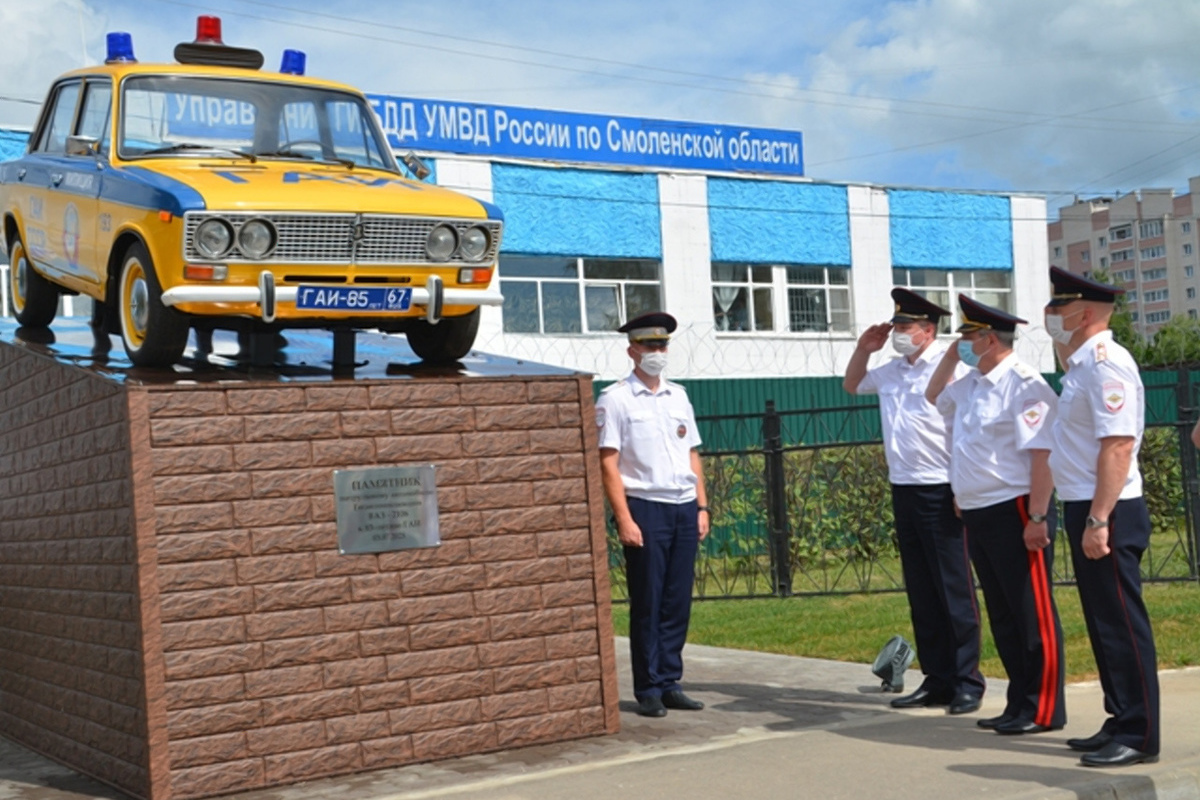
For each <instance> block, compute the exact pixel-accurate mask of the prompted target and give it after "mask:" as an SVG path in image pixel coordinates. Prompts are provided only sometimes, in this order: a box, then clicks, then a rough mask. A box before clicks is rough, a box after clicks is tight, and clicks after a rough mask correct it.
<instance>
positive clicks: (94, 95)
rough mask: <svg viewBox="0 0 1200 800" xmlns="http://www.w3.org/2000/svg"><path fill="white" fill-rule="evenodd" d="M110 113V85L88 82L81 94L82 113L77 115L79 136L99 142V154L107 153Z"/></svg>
mask: <svg viewBox="0 0 1200 800" xmlns="http://www.w3.org/2000/svg"><path fill="white" fill-rule="evenodd" d="M111 111H112V84H111V83H108V82H107V81H105V82H103V83H97V82H95V81H88V83H87V86H86V88H85V91H84V94H83V112H82V113H81V114H80V115H79V135H80V136H87V137H88V138H90V139H95V140H97V141H98V142H100V152H101V153H107V152H108V138H109V137H108V131H109V127H110V126H109V116H110V114H111Z"/></svg>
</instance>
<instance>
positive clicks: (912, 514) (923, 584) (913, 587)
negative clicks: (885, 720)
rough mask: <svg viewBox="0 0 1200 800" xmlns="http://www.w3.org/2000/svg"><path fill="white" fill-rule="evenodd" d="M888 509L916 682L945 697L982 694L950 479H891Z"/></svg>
mask: <svg viewBox="0 0 1200 800" xmlns="http://www.w3.org/2000/svg"><path fill="white" fill-rule="evenodd" d="M892 511H893V513H894V515H895V518H896V540H897V543H898V545H899V547H900V565H901V568H902V569H903V571H904V590H905V592H907V594H908V606H909V612H910V614H911V615H912V626H913V636H914V637H915V638H916V645H917V658H918V659H920V662H921V671H922V672H923V673H925V681H924V683H923V684H922V685H923V686H924V688H926V689H928V690H929V691H930V692H932V693H934V694H937V695H940V696H942V697H944V698H945V699H946V701H947V702H949V700H951V699H953V697H954V695H955V694H972V695H976V696H982V695H983V691H984V688H985V685H986V684H985V682H984V679H983V675H982V674H981V673H980V672H979V608H978V607H977V606H976V601H975V580H974V578H973V577H972V576H971V560H970V557H969V556H968V554H967V541H966V537H965V536H964V534H963V528H962V523H961V522H960V521H959V519H958V517H957V516H955V514H954V494H953V492H951V490H950V484H948V483H944V484H935V485H928V486H902V485H898V484H892Z"/></svg>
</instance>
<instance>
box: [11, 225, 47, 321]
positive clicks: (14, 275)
mask: <svg viewBox="0 0 1200 800" xmlns="http://www.w3.org/2000/svg"><path fill="white" fill-rule="evenodd" d="M8 297H9V303H10V304H11V305H12V310H13V316H14V317H15V318H16V320H17V322H19V323H21V324H22V325H24V326H26V327H29V328H44V327H46V326H47V325H49V324H50V323H51V322H53V321H54V315H55V314H57V313H58V287H57V286H55V285H54V284H53V283H51V282H50V281H48V280H46V279H45V278H44V277H42V275H41V273H39V272H38V271H37V270H35V269H34V268H33V264H32V263H31V262H30V260H29V255H28V254H27V253H26V252H25V245H24V244H22V243H21V238H20V237H19V236H15V237H13V241H12V242H11V243H10V244H9V246H8Z"/></svg>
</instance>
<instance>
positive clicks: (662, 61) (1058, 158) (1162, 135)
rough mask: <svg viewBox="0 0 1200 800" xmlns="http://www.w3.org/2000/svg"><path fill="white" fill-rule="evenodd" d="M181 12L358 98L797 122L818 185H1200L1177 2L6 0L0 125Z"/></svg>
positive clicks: (143, 55)
mask: <svg viewBox="0 0 1200 800" xmlns="http://www.w3.org/2000/svg"><path fill="white" fill-rule="evenodd" d="M199 14H216V15H218V16H220V17H221V18H222V19H223V25H224V39H225V42H226V43H227V44H231V45H237V46H242V47H254V48H257V49H260V50H262V51H263V52H264V53H265V54H266V58H267V68H268V69H275V68H277V63H278V60H279V57H280V53H282V51H283V49H284V48H294V49H300V50H303V51H305V52H306V53H307V55H308V73H309V74H310V75H316V76H319V77H324V78H329V79H332V80H338V81H343V82H346V83H350V84H353V85H355V86H357V87H359V88H360V89H363V90H364V91H367V92H375V93H382V94H394V95H403V96H409V97H422V98H434V99H441V100H454V101H473V102H481V103H492V104H499V105H512V106H528V107H533V108H539V109H557V110H564V111H579V112H587V113H594V114H613V115H623V116H631V117H649V118H660V119H679V120H689V121H696V122H710V123H718V124H726V125H739V126H748V127H762V128H781V129H786V130H799V131H802V132H803V135H804V160H805V172H806V174H807V175H808V176H809V177H812V178H814V179H819V180H831V181H852V182H867V183H875V184H883V185H889V186H920V187H931V188H935V187H936V188H958V189H975V190H993V191H1015V192H1034V193H1038V194H1044V195H1045V196H1047V198H1048V199H1049V201H1050V204H1051V207H1056V206H1059V205H1062V204H1064V203H1067V202H1070V201H1071V200H1072V198H1074V197H1075V196H1077V195H1078V196H1080V197H1092V196H1111V195H1114V194H1117V193H1124V192H1128V191H1131V190H1135V189H1138V188H1142V187H1148V186H1155V187H1170V188H1174V189H1176V190H1177V191H1179V192H1183V191H1186V187H1187V179H1188V177H1190V176H1194V175H1200V47H1198V46H1197V45H1198V44H1200V2H1195V0H892V1H891V2H887V1H885V0H835V1H834V2H830V0H737V2H730V1H729V0H722V1H721V2H715V1H714V0H686V2H685V1H684V0H605V2H603V3H580V2H564V1H563V0H438V2H436V3H433V2H424V3H416V2H405V1H404V0H322V1H321V2H317V1H316V0H201V2H191V1H190V0H154V2H133V0H4V2H3V3H0V29H3V30H6V31H10V32H20V35H10V36H8V37H6V42H5V47H4V48H2V49H0V98H3V99H0V126H4V125H26V126H28V125H32V124H33V122H34V118H35V116H36V114H37V110H38V107H39V105H40V103H41V100H42V99H43V97H44V95H45V92H46V89H47V88H48V86H49V84H50V82H51V81H52V80H53V79H54V78H55V77H56V76H57V75H59V74H61V73H62V72H65V71H67V70H69V69H74V68H76V67H79V66H84V65H88V64H95V63H99V62H100V61H102V60H103V58H104V41H105V34H106V33H107V32H109V31H128V32H129V33H131V34H132V36H133V42H134V51H135V54H136V55H137V57H138V59H139V60H141V61H143V62H153V61H170V60H171V59H172V56H171V52H172V50H173V48H174V45H175V44H176V43H177V42H181V41H190V40H191V39H192V38H193V36H194V33H195V18H196V16H197V15H199Z"/></svg>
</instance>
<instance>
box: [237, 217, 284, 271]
mask: <svg viewBox="0 0 1200 800" xmlns="http://www.w3.org/2000/svg"><path fill="white" fill-rule="evenodd" d="M238 247H240V248H241V250H242V255H244V256H245V257H246V258H250V259H254V260H255V261H257V260H258V259H260V258H263V257H264V256H266V255H267V254H268V253H270V252H271V251H272V250H274V249H275V226H274V225H272V224H271V223H270V222H268V221H267V220H265V219H252V220H250V221H249V222H247V223H246V224H245V225H243V226H242V229H241V230H240V231H238Z"/></svg>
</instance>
